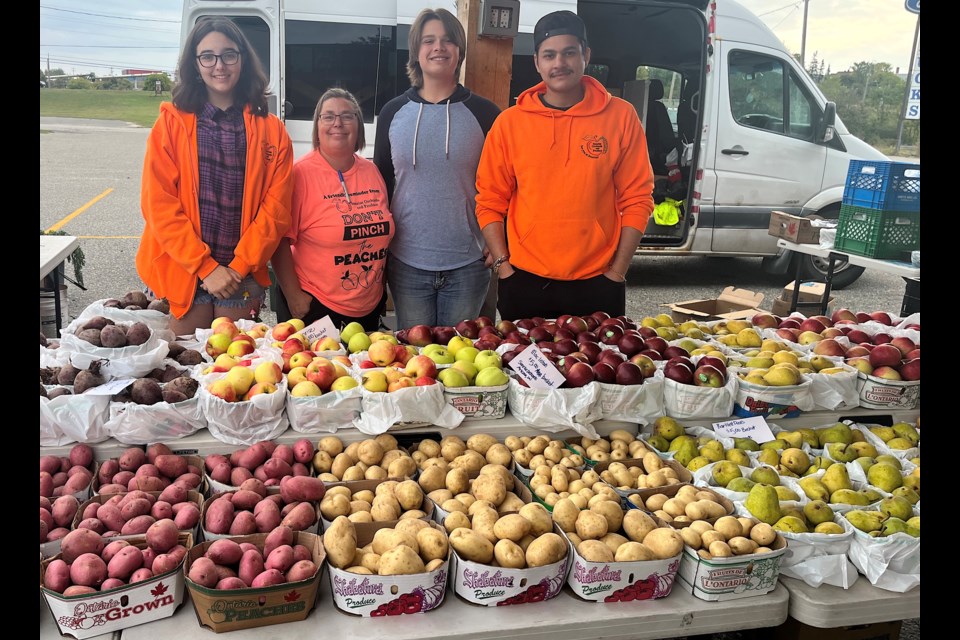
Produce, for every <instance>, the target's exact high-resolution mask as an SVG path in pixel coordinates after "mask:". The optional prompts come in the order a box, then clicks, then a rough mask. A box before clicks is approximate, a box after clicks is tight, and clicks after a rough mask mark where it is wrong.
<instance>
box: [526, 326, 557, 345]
mask: <svg viewBox="0 0 960 640" xmlns="http://www.w3.org/2000/svg"><path fill="white" fill-rule="evenodd" d="M527 337H529V338H530V339H531V340H533V341H534V342H544V341H547V340H553V334H551V333H550V332H549V331H547V330H546V329H544V328H543V326H538V327H534V328H533V329H530V333H528V334H527Z"/></svg>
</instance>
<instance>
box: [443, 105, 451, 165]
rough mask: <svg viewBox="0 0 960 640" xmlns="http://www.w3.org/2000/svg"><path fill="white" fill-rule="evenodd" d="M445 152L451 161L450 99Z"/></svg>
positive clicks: (444, 145) (444, 144)
mask: <svg viewBox="0 0 960 640" xmlns="http://www.w3.org/2000/svg"><path fill="white" fill-rule="evenodd" d="M443 151H444V153H446V156H447V159H448V160H449V159H450V98H447V139H446V141H444V143H443Z"/></svg>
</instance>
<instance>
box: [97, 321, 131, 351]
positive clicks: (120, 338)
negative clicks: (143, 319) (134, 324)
mask: <svg viewBox="0 0 960 640" xmlns="http://www.w3.org/2000/svg"><path fill="white" fill-rule="evenodd" d="M100 344H101V345H102V346H104V347H107V348H109V349H119V348H120V347H125V346H127V334H126V332H125V331H124V330H123V328H122V327H118V326H117V325H115V324H110V325H107V326H105V327H104V328H103V329H101V330H100Z"/></svg>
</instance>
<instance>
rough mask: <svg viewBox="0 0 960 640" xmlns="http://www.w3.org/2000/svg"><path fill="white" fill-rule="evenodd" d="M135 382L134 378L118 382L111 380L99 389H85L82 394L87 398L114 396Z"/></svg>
mask: <svg viewBox="0 0 960 640" xmlns="http://www.w3.org/2000/svg"><path fill="white" fill-rule="evenodd" d="M135 381H136V380H135V379H134V378H123V379H118V380H111V381H110V382H107V383H106V384H102V385H100V386H99V387H94V388H93V389H87V390H86V391H85V392H84V395H87V396H115V395H117V394H118V393H120V392H121V391H123V390H124V389H126V388H127V387H129V386H130V385H132V384H133V383H134V382H135Z"/></svg>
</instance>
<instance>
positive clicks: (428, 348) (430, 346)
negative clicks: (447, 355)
mask: <svg viewBox="0 0 960 640" xmlns="http://www.w3.org/2000/svg"><path fill="white" fill-rule="evenodd" d="M437 349H446V347H444V346H443V345H442V344H435V343H431V344H428V345H427V346H425V347H423V348H422V349H420V353H422V354H423V355H425V356H428V355H430V354H431V353H433V352H434V351H436V350H437ZM448 351H449V349H448Z"/></svg>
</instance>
